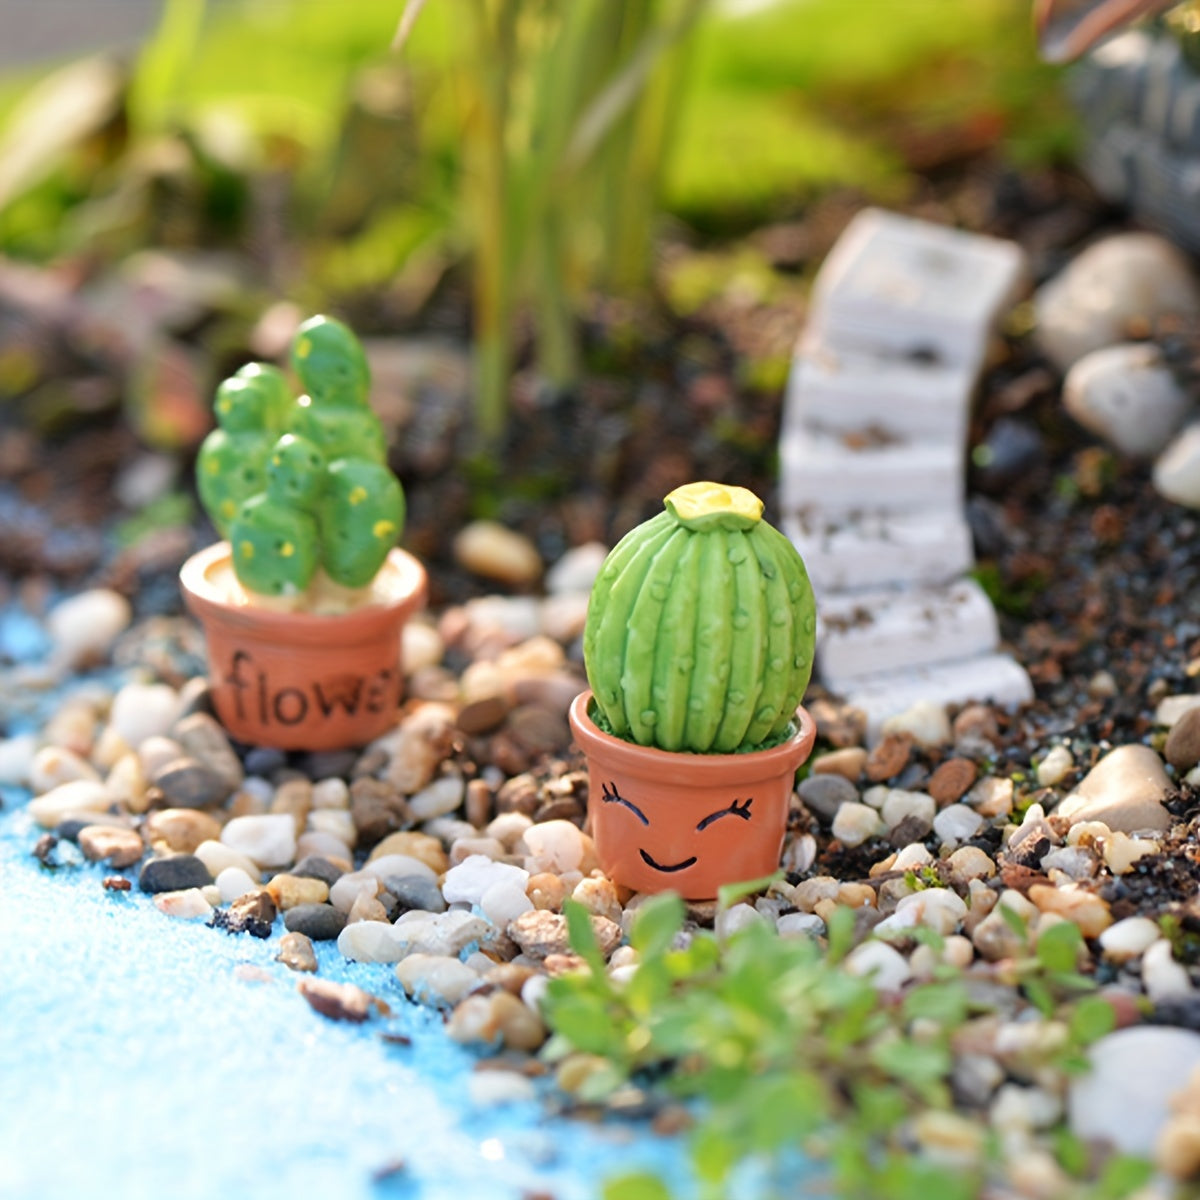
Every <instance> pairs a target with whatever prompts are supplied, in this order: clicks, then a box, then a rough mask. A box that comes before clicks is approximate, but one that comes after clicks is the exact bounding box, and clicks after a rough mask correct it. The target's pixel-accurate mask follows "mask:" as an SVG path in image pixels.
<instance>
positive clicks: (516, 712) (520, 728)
mask: <svg viewBox="0 0 1200 1200" xmlns="http://www.w3.org/2000/svg"><path fill="white" fill-rule="evenodd" d="M507 729H508V732H509V734H510V735H511V736H512V737H513V738H514V739H515V740H516V742H517V743H518V744H519V745H520V746H521V747H522V749H524V750H526V751H527V752H528V753H529V754H530V755H532V756H533V757H534V758H535V759H536V758H537V757H538V756H539V755H544V754H553V753H556V752H562V751H564V750H565V749H566V748H567V745H568V744H569V742H570V740H571V732H570V729H569V728H568V727H567V722H566V718H565V716H564V715H562V714H559V713H555V712H551V711H550V710H549V709H546V708H542V707H541V706H540V705H537V704H522V705H519V706H518V707H517V708H515V709H513V711H512V713H511V714H510V715H509V718H508V724H507Z"/></svg>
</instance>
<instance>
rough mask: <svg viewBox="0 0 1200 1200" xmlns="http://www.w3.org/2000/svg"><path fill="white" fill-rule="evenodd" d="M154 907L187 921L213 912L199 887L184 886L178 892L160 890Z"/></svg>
mask: <svg viewBox="0 0 1200 1200" xmlns="http://www.w3.org/2000/svg"><path fill="white" fill-rule="evenodd" d="M142 890H143V891H145V890H146V889H145V888H143V889H142ZM154 907H155V908H157V909H158V911H159V912H161V913H165V914H166V915H167V916H168V917H178V918H180V919H181V920H185V921H190V920H195V918H196V917H207V916H209V915H210V914H211V913H212V905H211V904H209V902H208V900H207V899H206V898H205V896H204V893H203V892H202V891H201V890H200V889H199V888H184V889H183V890H182V891H178V892H159V893H158V894H157V895H156V896H155V897H154Z"/></svg>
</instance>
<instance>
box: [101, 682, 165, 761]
mask: <svg viewBox="0 0 1200 1200" xmlns="http://www.w3.org/2000/svg"><path fill="white" fill-rule="evenodd" d="M178 717H179V693H178V692H177V691H176V690H175V689H174V688H173V687H170V686H168V685H167V684H165V683H127V684H126V685H125V686H124V687H123V688H121V690H120V691H119V692H117V694H116V695H115V696H114V697H113V702H112V709H111V711H110V712H109V714H108V723H109V726H110V727H111V728H112V729H113V730H115V732H116V733H117V734H118V735H119V736H120V737H121V738H122V739H123V740H124V741H125V742H126V744H127V745H129V746H131V747H133V749H135V750H136V749H137V748H138V747H139V746H140V745H141V744H142V743H143V742H144V741H145V740H146V739H147V738H151V737H165V736H166V735H167V734H168V733H169V732H170V730H171V727H172V726H173V725H174V724H175V721H176V720H177V719H178Z"/></svg>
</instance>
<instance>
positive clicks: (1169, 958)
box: [1142, 938, 1195, 1004]
mask: <svg viewBox="0 0 1200 1200" xmlns="http://www.w3.org/2000/svg"><path fill="white" fill-rule="evenodd" d="M1142 987H1144V988H1145V989H1146V995H1147V996H1148V997H1149V998H1150V1000H1151V1001H1152V1002H1153V1003H1155V1004H1162V1003H1164V1002H1165V1001H1168V1000H1179V999H1181V998H1182V997H1185V996H1190V995H1191V994H1192V992H1193V991H1194V990H1195V989H1194V988H1193V987H1192V981H1191V979H1190V978H1189V976H1188V973H1187V969H1186V968H1185V967H1184V966H1183V965H1182V964H1181V963H1177V962H1176V961H1175V958H1174V955H1173V953H1172V950H1171V943H1170V942H1168V941H1167V939H1166V938H1159V939H1158V940H1156V941H1154V942H1151V943H1150V945H1149V946H1147V947H1146V949H1145V950H1144V951H1143V952H1142Z"/></svg>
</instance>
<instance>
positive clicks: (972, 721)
mask: <svg viewBox="0 0 1200 1200" xmlns="http://www.w3.org/2000/svg"><path fill="white" fill-rule="evenodd" d="M951 729H952V732H953V734H954V743H955V745H958V744H959V743H960V742H963V741H972V742H990V743H993V744H994V743H995V742H996V740H997V739H998V738H999V737H1000V725H999V722H998V721H997V720H996V713H995V711H994V710H993V709H992V708H991V706H990V705H987V704H968V705H966V706H965V707H964V708H963V709H962V711H961V712H960V713H959V714H958V716H956V717H955V718H954V722H953V725H952V726H951Z"/></svg>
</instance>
